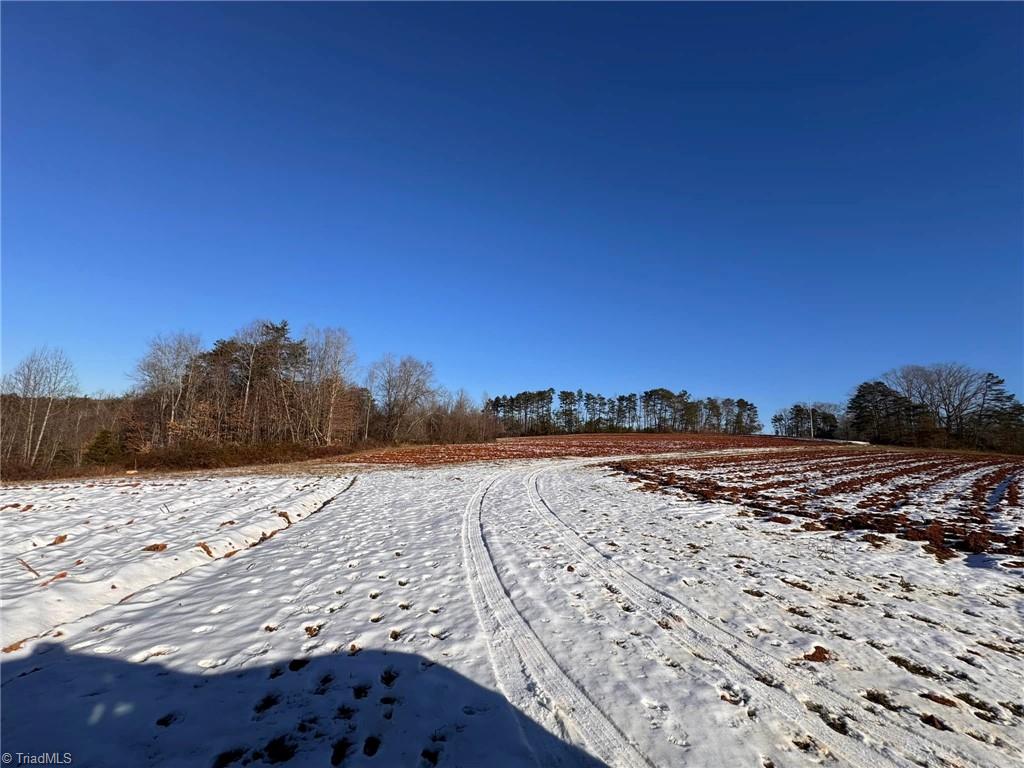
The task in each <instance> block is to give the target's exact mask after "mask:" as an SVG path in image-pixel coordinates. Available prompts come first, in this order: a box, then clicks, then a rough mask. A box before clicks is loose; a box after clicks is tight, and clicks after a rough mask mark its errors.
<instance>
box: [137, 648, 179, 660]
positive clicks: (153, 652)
mask: <svg viewBox="0 0 1024 768" xmlns="http://www.w3.org/2000/svg"><path fill="white" fill-rule="evenodd" d="M176 650H178V647H177V646H176V645H154V646H153V647H152V648H149V649H148V650H145V651H139V652H138V653H133V654H132V655H131V656H130V657H129V661H132V662H134V663H135V664H141V663H143V662H144V661H146V660H148V659H152V658H154V657H155V656H170V655H171V654H172V653H174V652H175V651H176Z"/></svg>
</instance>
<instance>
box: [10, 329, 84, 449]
mask: <svg viewBox="0 0 1024 768" xmlns="http://www.w3.org/2000/svg"><path fill="white" fill-rule="evenodd" d="M77 389H78V381H77V379H76V377H75V370H74V367H73V366H72V365H71V361H70V360H68V358H67V356H66V355H65V354H64V352H63V351H62V350H60V349H50V348H48V347H42V348H40V349H35V350H33V351H32V352H31V353H30V354H29V355H28V357H26V358H25V359H24V360H22V361H21V362H20V363H18V365H17V367H15V369H14V370H13V371H12V372H11V373H10V375H9V376H8V377H7V380H6V381H5V383H4V390H5V391H7V392H10V393H11V394H14V395H17V396H18V397H19V398H20V402H21V405H22V419H21V425H20V426H21V427H22V431H23V435H22V437H23V441H24V442H23V444H22V445H23V448H22V460H23V461H24V462H25V463H26V464H28V465H29V466H32V465H34V464H35V463H36V460H37V458H38V457H39V448H40V446H42V444H43V437H44V435H45V434H46V428H47V426H48V425H49V423H50V416H51V415H52V414H53V408H54V404H55V403H56V402H57V401H59V400H64V399H67V398H69V397H71V396H72V395H74V394H75V392H76V391H77ZM44 406H45V409H44ZM40 411H41V412H42V423H41V424H39V427H38V430H37V428H36V422H37V421H38V420H39V416H40Z"/></svg>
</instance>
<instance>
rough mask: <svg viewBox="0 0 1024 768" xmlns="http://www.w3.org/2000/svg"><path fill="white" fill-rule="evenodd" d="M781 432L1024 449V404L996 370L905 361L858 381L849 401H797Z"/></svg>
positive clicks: (778, 420) (776, 423) (777, 422)
mask: <svg viewBox="0 0 1024 768" xmlns="http://www.w3.org/2000/svg"><path fill="white" fill-rule="evenodd" d="M771 421H772V427H773V429H774V431H775V434H777V435H786V436H789V437H819V438H830V437H838V438H844V439H852V440H866V441H868V442H871V443H880V444H887V445H904V446H917V447H924V448H962V449H963V448H966V449H971V450H984V451H1000V452H1005V453H1024V405H1022V404H1021V403H1020V401H1019V400H1017V398H1016V396H1014V395H1013V394H1012V393H1011V392H1008V391H1007V389H1006V382H1005V381H1004V380H1003V379H1002V378H1000V377H999V376H997V375H996V374H994V373H990V372H985V371H979V370H976V369H973V368H970V367H968V366H966V365H961V364H958V363H938V364H935V365H905V366H902V367H900V368H896V369H894V370H891V371H889V372H888V373H886V374H884V375H883V376H882V377H881V378H880V379H878V380H874V381H865V382H863V383H862V384H860V385H858V387H857V388H856V390H855V391H854V393H853V395H852V396H851V397H850V399H849V401H848V402H847V403H846V405H845V406H840V405H836V404H832V403H814V404H812V405H809V404H801V403H797V404H794V405H793V406H791V407H790V408H788V409H785V410H781V411H778V412H777V413H776V414H775V415H774V416H773V417H772V420H771Z"/></svg>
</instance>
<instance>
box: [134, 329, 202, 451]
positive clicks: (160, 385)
mask: <svg viewBox="0 0 1024 768" xmlns="http://www.w3.org/2000/svg"><path fill="white" fill-rule="evenodd" d="M199 351H200V345H199V337H198V336H197V335H195V334H193V333H173V334H168V335H166V336H157V337H156V338H154V339H153V340H152V341H150V342H149V348H148V349H147V350H146V354H145V355H143V357H142V359H141V360H140V361H139V362H138V365H136V367H135V371H134V373H133V377H134V378H135V380H136V381H137V382H138V383H139V384H140V386H141V387H142V389H143V390H144V391H146V392H148V393H150V394H153V395H154V396H155V397H156V398H157V401H158V403H159V418H158V420H157V422H156V424H155V427H156V430H157V432H158V434H157V436H156V439H155V442H159V443H162V444H164V445H170V444H171V443H173V441H174V436H175V425H176V424H177V421H178V417H179V412H180V410H181V404H182V397H183V396H184V394H185V393H186V392H190V391H191V389H192V381H193V378H194V375H195V366H196V360H197V358H198V355H199Z"/></svg>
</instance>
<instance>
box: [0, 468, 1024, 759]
mask: <svg viewBox="0 0 1024 768" xmlns="http://www.w3.org/2000/svg"><path fill="white" fill-rule="evenodd" d="M755 451H756V452H757V455H762V454H763V456H764V460H765V462H768V463H770V462H772V461H775V460H782V459H783V457H796V456H797V455H798V454H799V455H806V454H807V451H806V450H804V449H778V450H775V451H769V450H763V449H762V450H759V449H746V451H745V454H746V455H753V454H754V452H755ZM703 455H707V454H703ZM753 460H754V459H751V461H753ZM645 461H650V460H649V459H645ZM673 461H677V465H675V468H674V469H672V470H671V472H672V473H673V477H674V478H675V479H674V480H673V481H672V482H669V483H657V482H651V481H650V477H648V478H647V480H645V481H644V482H641V483H638V482H636V480H637V477H636V476H635V475H631V474H628V473H625V472H623V471H621V470H623V469H624V467H623V466H621V465H619V464H616V467H615V468H614V469H613V468H612V466H611V462H609V461H608V460H601V459H595V458H582V459H579V458H576V459H554V458H548V459H538V460H530V461H525V460H510V461H502V462H487V463H473V464H463V465H454V466H439V467H430V468H412V469H410V468H401V467H396V468H379V467H361V466H357V465H344V467H343V469H342V470H341V471H342V472H344V474H330V475H326V474H325V475H323V476H316V475H299V474H293V475H289V476H272V475H250V476H227V475H213V476H210V477H208V478H204V479H194V478H186V479H170V480H142V481H135V480H121V481H102V482H101V481H96V482H88V483H77V482H76V483H61V484H53V485H34V486H26V487H6V488H4V489H3V490H2V491H0V507H3V509H2V511H0V515H2V517H0V520H2V521H3V526H2V532H0V544H2V557H0V577H2V586H3V594H2V603H0V619H2V633H3V645H4V654H3V656H2V659H0V661H2V669H0V672H2V689H0V690H2V713H0V716H2V737H3V745H2V749H3V751H5V752H12V753H13V752H22V753H31V754H38V753H44V752H48V753H54V752H56V753H64V752H70V753H71V754H72V755H73V757H74V764H75V765H88V766H121V765H123V766H146V765H151V766H157V765H159V766H164V765H171V766H176V765H177V766H231V765H239V766H241V765H254V764H255V765H259V764H263V763H281V762H289V763H290V764H292V765H321V766H322V765H344V766H357V765H365V766H427V767H429V766H434V765H440V766H481V765H484V766H504V765H510V766H511V765H516V766H517V765H534V764H537V765H561V766H576V765H601V764H607V765H614V766H647V765H657V766H683V765H689V766H723V767H728V768H732V766H755V767H757V766H762V767H765V766H799V765H833V764H834V765H854V766H861V767H863V768H866V767H867V766H886V765H935V766H971V765H984V766H1007V765H1014V764H1022V763H1024V578H1022V575H1024V570H1022V569H1018V568H1014V567H1012V566H1011V567H1007V563H1013V562H1015V561H1014V560H1013V558H1014V556H1013V555H1012V554H1006V553H1005V552H1004V551H1003V550H1001V549H998V547H997V548H995V549H993V550H991V551H989V552H988V554H985V555H984V556H983V557H974V556H971V557H964V556H961V555H962V553H957V554H956V556H953V557H952V558H942V559H940V558H937V557H936V556H935V554H934V552H931V553H930V552H927V551H925V548H926V547H928V546H929V542H928V541H926V540H922V541H915V540H907V539H906V538H900V537H899V536H898V534H897V533H891V534H889V533H886V534H880V533H875V534H873V535H872V536H868V537H867V538H866V539H865V534H864V531H863V530H851V531H846V530H839V531H838V532H837V531H836V530H834V529H832V530H829V529H826V530H821V528H822V526H820V525H818V526H809V527H808V528H804V527H801V526H800V525H797V524H792V523H790V524H786V523H782V524H780V523H779V522H778V521H775V522H773V521H771V519H770V518H769V517H768V516H758V514H760V513H761V512H763V511H764V510H762V509H757V508H756V507H757V505H756V504H755V511H754V512H752V511H751V509H750V508H749V507H748V506H747V504H748V502H751V501H755V502H756V501H757V500H758V499H761V497H760V496H758V497H756V498H755V497H752V496H750V497H748V496H747V495H744V493H740V492H739V491H736V490H735V489H736V488H740V486H741V484H740V483H739V482H738V480H737V478H743V479H746V480H748V481H749V479H750V478H751V477H752V476H753V475H755V474H757V473H758V472H761V473H764V472H765V471H766V470H765V469H764V468H760V469H758V468H757V466H756V465H754V464H747V465H744V468H743V469H742V470H738V471H737V470H735V468H733V469H720V468H718V469H716V468H714V467H711V466H710V465H709V466H708V467H704V468H702V469H694V467H693V465H692V460H691V459H687V458H685V457H681V458H679V459H678V460H676V459H674V460H673ZM829 461H835V462H840V463H841V462H842V461H853V462H856V461H858V458H857V457H856V456H853V457H851V458H849V459H842V458H839V454H838V453H837V454H836V456H835V458H832V459H829ZM894 461H902V459H894ZM963 461H964V462H965V465H964V467H963V471H962V472H961V473H960V474H959V475H955V476H953V475H952V474H951V475H950V476H949V477H946V475H945V474H944V472H945V469H944V467H943V466H938V465H934V466H933V465H927V466H925V468H924V469H923V470H922V471H927V472H931V473H932V474H933V475H934V476H935V477H936V478H937V482H938V481H939V480H941V481H942V482H947V485H948V486H949V487H948V488H945V487H944V488H943V489H940V490H939V491H935V490H934V489H933V486H932V485H928V486H927V487H924V488H913V487H911V486H913V485H914V483H911V482H910V481H906V480H905V479H900V478H895V477H894V478H889V479H887V480H885V481H882V482H884V483H888V484H892V483H896V484H899V483H903V486H901V487H903V488H904V490H907V491H908V492H909V495H908V497H907V498H905V499H902V501H901V503H902V504H907V503H909V504H910V512H909V513H908V515H909V518H914V519H916V518H917V517H920V516H922V515H924V516H927V515H929V514H931V512H930V511H929V510H934V511H941V509H942V507H941V505H942V504H946V505H953V506H956V505H957V504H959V505H960V506H956V510H957V517H958V519H959V518H961V517H964V516H965V515H968V514H969V515H970V516H971V518H970V519H971V520H972V521H973V522H972V525H973V524H975V523H977V521H979V520H980V519H981V518H980V517H979V515H984V514H986V509H985V508H982V509H981V510H980V511H979V510H978V509H976V508H975V507H972V506H970V505H969V504H968V503H967V502H963V503H962V504H961V502H960V501H957V499H959V498H960V497H959V496H958V495H957V494H956V493H950V492H948V491H949V490H950V489H953V488H958V487H959V486H956V482H960V481H958V480H957V478H960V477H963V478H966V479H964V480H963V481H962V484H964V483H965V484H966V485H964V487H965V488H973V487H974V485H976V481H977V479H978V478H980V477H986V478H989V479H992V478H995V475H994V474H993V472H994V469H993V468H992V467H990V466H988V465H984V466H983V465H981V464H978V465H977V466H975V465H974V464H970V465H968V464H967V462H968V460H967V459H964V460H963ZM652 466H653V465H650V466H645V467H643V468H641V469H642V471H643V472H648V473H649V472H652V471H654V470H653V469H652ZM664 466H666V465H659V467H658V471H661V470H662V469H664ZM667 466H672V465H671V464H670V465H667ZM852 466H856V464H854V465H851V467H852ZM625 469H632V470H634V471H637V472H639V471H641V470H640V469H637V468H635V467H633V468H630V467H626V468H625ZM790 469H791V470H792V467H791V468H790ZM777 471H778V474H779V476H780V478H782V477H783V476H784V473H783V471H782V469H781V468H780V469H778V470H777ZM815 471H816V470H815ZM716 472H717V473H718V474H717V475H716V476H717V477H718V481H717V482H718V488H717V490H716V489H712V490H713V491H714V493H713V494H712V495H714V496H716V498H712V499H711V500H707V498H698V497H696V496H694V495H693V494H692V493H687V492H685V490H684V488H685V485H686V482H692V481H694V479H695V478H697V479H699V478H700V477H702V476H703V475H702V473H704V474H709V473H710V474H714V473H716ZM728 472H732V473H733V475H728V474H727V473H728ZM723 473H726V474H723ZM822 474H823V475H828V476H830V477H831V475H830V474H829V471H823V472H822ZM847 474H856V472H853V471H851V472H848V473H847ZM800 476H803V477H811V476H814V472H813V471H812V470H811V469H810V468H804V469H803V470H800V471H797V472H793V471H791V472H790V474H789V475H786V476H785V477H788V478H791V479H792V478H799V477H800ZM726 477H733V481H730V483H729V484H726V483H725V482H724V478H726ZM901 477H902V476H901ZM999 478H1001V479H999ZM999 478H995V479H999V487H1000V488H1001V489H1002V490H1001V491H1000V495H999V498H995V497H993V498H992V499H991V501H992V502H993V504H992V505H991V509H990V510H989V511H991V512H992V514H993V516H994V519H993V525H992V529H993V530H994V531H997V532H998V533H999V536H1000V537H1002V538H1000V539H999V541H1000V542H1003V541H1006V542H1011V544H1012V542H1013V541H1015V540H1014V539H1012V536H1013V535H1014V533H1015V532H1019V531H1020V530H1021V526H1022V524H1024V512H1022V510H1021V508H1020V505H1019V497H1018V494H1017V493H1016V492H1012V493H1010V494H1009V495H1010V496H1011V497H1012V498H1010V499H1009V500H1007V499H1005V498H1004V497H1005V496H1007V493H1006V491H1007V490H1009V489H1010V488H1014V487H1016V486H1015V485H1014V483H1015V482H1016V483H1019V480H1020V468H1019V467H1018V466H1017V465H1011V466H1010V470H1009V474H1008V475H1006V476H1003V475H1000V476H999ZM968 480H969V481H970V482H968ZM751 482H752V481H751ZM780 482H784V481H780ZM829 482H830V483H832V484H834V483H835V482H842V481H838V480H837V481H829ZM915 482H916V481H915ZM795 484H796V483H794V485H795ZM702 487H703V486H702ZM723 487H728V488H729V489H730V491H729V493H721V492H720V491H721V490H722V488H723ZM779 487H780V488H781V487H785V488H788V487H791V486H785V485H783V486H779ZM841 488H843V489H846V492H848V493H849V494H859V495H849V496H845V497H844V496H842V495H841V494H833V496H834V498H831V501H830V502H829V506H828V508H827V511H828V514H835V510H836V509H837V508H839V507H842V506H843V505H848V506H850V507H851V509H852V508H856V506H857V504H858V503H859V502H861V501H863V500H864V499H865V498H874V497H875V496H877V497H879V498H882V497H884V498H885V501H886V503H887V504H888V503H890V502H892V493H890V492H888V491H887V492H885V493H883V491H884V490H885V489H884V488H882V487H881V486H879V487H878V488H872V487H870V486H865V487H864V488H859V489H854V488H853V485H847V486H841ZM704 490H705V491H706V490H707V488H706V487H704ZM764 490H765V491H766V492H767V491H770V492H771V493H774V494H776V497H777V498H775V499H774V501H773V503H775V502H780V503H781V501H785V500H786V499H788V498H791V496H790V495H789V492H788V491H786V492H783V491H781V490H779V488H772V489H764ZM889 490H890V491H891V489H889ZM794 493H795V496H793V498H797V499H800V500H802V501H805V502H807V499H808V498H809V497H810V496H813V495H814V494H813V493H812V492H811V491H808V490H806V489H804V490H803V491H800V490H799V489H797V490H795V491H794ZM914 494H924V496H922V497H921V498H917V497H916V496H914ZM929 494H930V495H929ZM943 494H945V495H943ZM705 495H707V494H705ZM904 495H907V494H904ZM901 498H902V497H901ZM972 498H973V497H972ZM761 500H762V501H763V499H761ZM1010 502H1013V503H1010ZM14 505H17V506H14ZM801 508H802V509H803V508H806V509H814V510H816V509H817V508H816V507H814V504H812V503H810V502H807V503H805V504H803V506H802V507H801ZM859 509H861V510H863V509H864V507H863V506H862V507H860V508H859ZM804 517H805V518H806V519H809V520H815V521H817V520H818V519H819V518H818V517H814V516H811V515H810V513H807V514H806V515H804ZM909 518H908V519H909ZM995 518H997V519H995ZM826 522H827V521H826ZM161 545H166V546H161ZM999 546H1000V547H1002V546H1007V547H1008V546H1010V545H1009V544H1008V545H1004V544H1000V545H999ZM997 550H998V551H997ZM1018 559H1019V558H1018ZM61 574H63V575H61ZM56 577H59V578H56Z"/></svg>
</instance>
